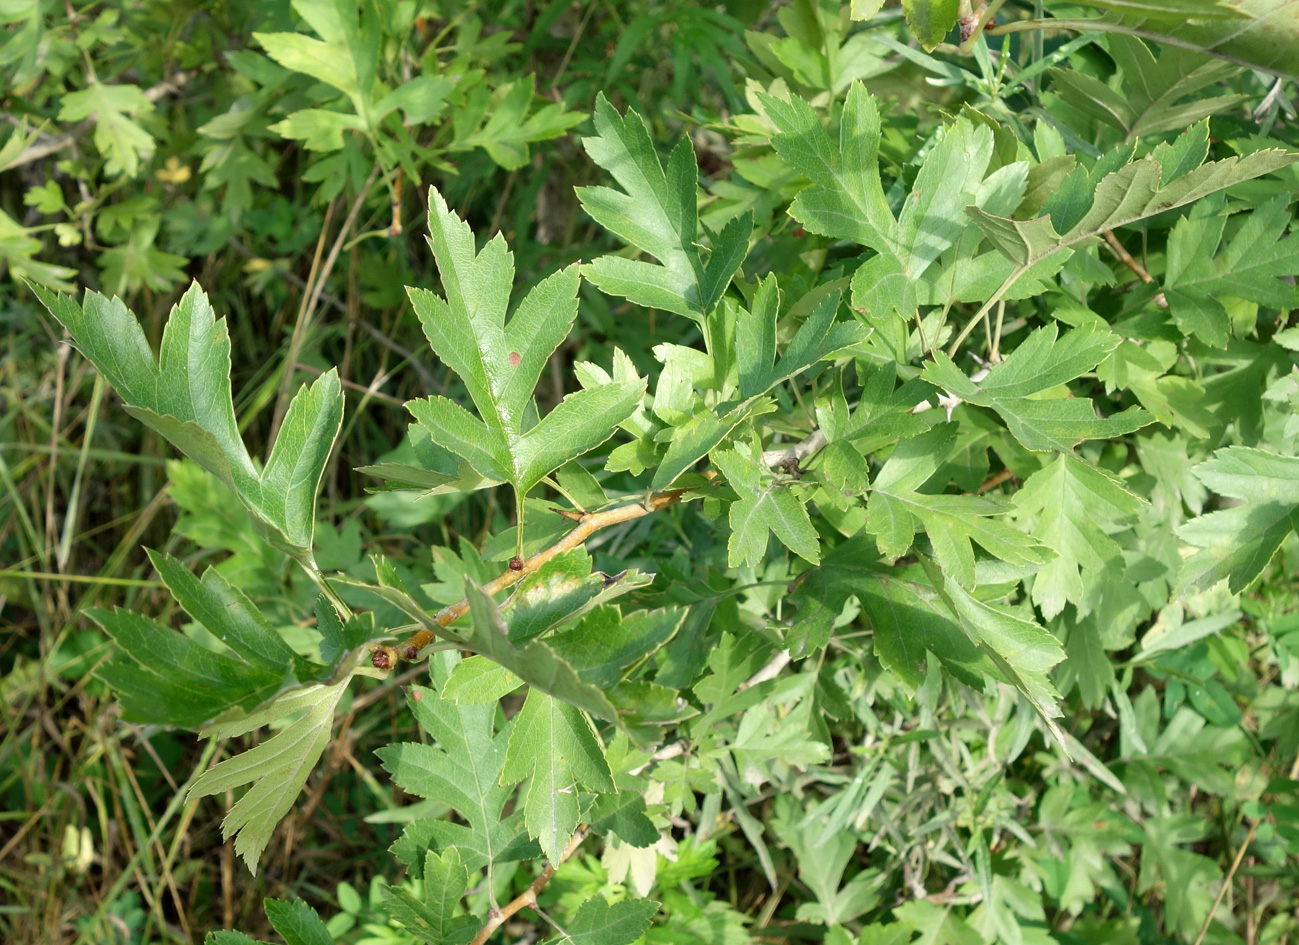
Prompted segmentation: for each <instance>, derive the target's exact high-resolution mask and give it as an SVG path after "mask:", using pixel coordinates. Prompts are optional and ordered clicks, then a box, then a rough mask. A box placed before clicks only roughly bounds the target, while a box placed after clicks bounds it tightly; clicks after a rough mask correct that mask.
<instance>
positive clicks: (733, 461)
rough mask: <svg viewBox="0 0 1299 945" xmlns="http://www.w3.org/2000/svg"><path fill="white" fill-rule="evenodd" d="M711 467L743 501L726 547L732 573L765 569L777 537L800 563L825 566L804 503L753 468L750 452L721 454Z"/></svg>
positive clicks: (734, 516)
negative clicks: (771, 542)
mask: <svg viewBox="0 0 1299 945" xmlns="http://www.w3.org/2000/svg"><path fill="white" fill-rule="evenodd" d="M713 462H714V463H715V464H716V465H717V468H718V469H720V470H721V471H722V474H723V475H724V476H725V477H726V481H727V483H729V484H730V486H731V488H732V489H734V490H735V491H736V493H737V494H738V495H739V498H738V499H737V500H736V501H735V502H733V503H731V511H730V522H731V538H730V541H729V542H728V544H727V549H728V561H729V564H730V566H731V567H733V568H734V567H738V566H739V565H742V564H746V563H747V564H751V565H757V564H759V563H761V561H762V559H763V558H764V557H765V555H766V551H767V535H768V534H769V533H774V534H775V536H776V537H777V538H779V539H780V541H781V543H782V544H783V545H784V546H785V547H786V548H788V549H789V550H790V551H792V552H794V553H795V554H797V555H798V556H799V557H801V558H804V559H805V560H807V561H810V562H811V563H812V564H816V563H817V562H818V561H820V560H821V548H820V539H819V538H818V537H817V534H816V529H815V528H813V527H812V520H811V519H810V518H809V517H808V514H807V509H806V508H805V507H804V505H803V501H802V500H801V499H799V498H798V497H797V496H795V495H794V493H793V492H791V491H790V490H789V488H788V487H787V486H785V485H783V484H781V483H778V482H777V481H776V479H775V477H774V476H772V475H771V473H770V472H769V471H768V470H766V469H764V468H763V467H762V466H760V465H759V464H758V463H756V462H754V461H753V459H752V458H751V457H750V456H749V454H748V451H747V450H746V449H745V448H744V447H742V446H737V448H736V449H730V450H723V451H721V452H719V453H715V454H714V455H713Z"/></svg>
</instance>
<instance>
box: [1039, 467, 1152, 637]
mask: <svg viewBox="0 0 1299 945" xmlns="http://www.w3.org/2000/svg"><path fill="white" fill-rule="evenodd" d="M1014 502H1015V508H1016V509H1017V510H1018V512H1019V513H1020V515H1022V516H1024V517H1027V518H1029V519H1032V520H1033V521H1034V524H1033V528H1032V534H1033V536H1034V537H1036V538H1038V539H1040V540H1041V541H1042V542H1043V543H1044V544H1045V545H1046V546H1047V547H1049V548H1050V549H1051V550H1053V551H1054V552H1055V553H1056V555H1057V556H1058V557H1056V559H1055V560H1054V561H1048V562H1047V563H1046V564H1044V565H1043V566H1042V568H1041V570H1039V571H1038V572H1037V574H1036V576H1034V578H1033V603H1035V604H1037V605H1038V606H1039V607H1041V608H1042V613H1043V614H1045V615H1046V617H1047V618H1048V619H1050V618H1052V617H1055V616H1056V615H1057V614H1058V613H1060V611H1062V610H1064V605H1065V604H1066V603H1071V604H1073V605H1074V607H1075V608H1076V609H1077V613H1078V615H1079V616H1080V617H1082V616H1086V615H1087V613H1089V612H1090V611H1091V609H1092V607H1093V606H1094V604H1095V598H1096V593H1095V592H1094V591H1093V592H1092V593H1091V594H1089V593H1088V590H1087V589H1088V587H1089V586H1098V585H1099V584H1101V583H1103V582H1105V581H1106V580H1118V579H1120V578H1121V575H1122V571H1123V568H1124V565H1123V557H1122V549H1121V548H1120V546H1119V544H1118V542H1116V541H1115V540H1114V539H1113V538H1112V537H1110V536H1111V535H1112V534H1114V533H1115V532H1116V531H1117V530H1119V529H1118V526H1121V525H1123V524H1125V523H1127V522H1128V521H1129V520H1131V519H1132V518H1133V517H1134V516H1135V515H1136V514H1137V513H1138V512H1139V511H1141V508H1142V506H1144V505H1145V504H1146V503H1145V502H1144V501H1143V500H1142V499H1140V498H1138V497H1137V496H1135V495H1133V494H1132V493H1131V492H1129V491H1128V490H1127V489H1125V488H1123V486H1122V485H1121V484H1120V483H1119V482H1118V481H1117V480H1116V479H1114V478H1113V477H1112V476H1110V475H1108V474H1107V473H1105V472H1103V471H1101V470H1100V469H1097V468H1096V467H1095V466H1090V465H1088V464H1087V463H1084V462H1083V461H1082V460H1080V459H1078V458H1077V457H1075V456H1065V455H1061V456H1057V457H1056V459H1055V460H1054V462H1052V463H1051V464H1050V465H1048V466H1046V467H1044V468H1043V469H1041V470H1039V471H1038V472H1036V473H1034V474H1033V475H1032V476H1030V477H1029V478H1028V479H1027V480H1025V482H1024V485H1023V486H1022V487H1021V488H1020V490H1019V492H1017V493H1016V494H1015V499H1014ZM1107 574H1108V575H1109V577H1108V578H1107V577H1106V575H1107Z"/></svg>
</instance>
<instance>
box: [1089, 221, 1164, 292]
mask: <svg viewBox="0 0 1299 945" xmlns="http://www.w3.org/2000/svg"><path fill="white" fill-rule="evenodd" d="M1101 235H1102V236H1104V237H1105V242H1106V243H1108V244H1109V247H1110V249H1111V250H1113V251H1114V255H1115V256H1117V257H1118V260H1119V262H1121V263H1123V265H1125V266H1127V267H1128V268H1129V269H1131V270H1132V271H1133V272H1135V273H1136V274H1137V278H1138V279H1140V280H1141V281H1142V282H1146V283H1152V282H1154V281H1155V277H1154V276H1152V275H1151V274H1150V270H1148V269H1147V268H1146V267H1145V266H1143V265H1141V263H1139V262H1138V261H1137V260H1136V259H1134V258H1132V254H1131V253H1129V252H1128V251H1127V250H1126V249H1124V248H1123V244H1122V243H1120V242H1119V238H1118V237H1117V236H1115V235H1114V231H1113V230H1105V231H1104V232H1103V233H1102V234H1101ZM1155 304H1156V305H1158V306H1159V307H1160V308H1168V299H1166V298H1165V297H1164V293H1162V292H1160V293H1159V294H1158V295H1156V296H1155Z"/></svg>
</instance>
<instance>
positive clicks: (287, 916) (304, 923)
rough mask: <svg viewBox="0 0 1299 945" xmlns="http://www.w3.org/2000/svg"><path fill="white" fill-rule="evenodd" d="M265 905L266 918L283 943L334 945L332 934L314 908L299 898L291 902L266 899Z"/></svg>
mask: <svg viewBox="0 0 1299 945" xmlns="http://www.w3.org/2000/svg"><path fill="white" fill-rule="evenodd" d="M265 907H266V918H268V919H270V920H271V927H272V928H273V929H275V931H276V932H278V933H280V937H281V938H282V939H284V943H285V945H334V936H332V935H330V934H329V929H327V928H326V927H325V923H324V922H322V921H321V920H320V916H319V915H317V914H316V910H315V909H313V908H311V906H309V905H307V904H306V903H305V902H303V901H302V900H301V899H295V900H294V901H293V902H285V901H284V900H283V899H267V900H266V902H265Z"/></svg>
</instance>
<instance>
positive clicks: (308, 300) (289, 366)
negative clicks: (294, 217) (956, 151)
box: [271, 164, 379, 439]
mask: <svg viewBox="0 0 1299 945" xmlns="http://www.w3.org/2000/svg"><path fill="white" fill-rule="evenodd" d="M378 176H379V165H377V164H376V165H375V166H374V169H373V170H372V171H370V176H369V177H368V178H366V181H365V184H363V185H362V187H361V192H360V193H359V194H357V195H356V200H354V201H353V202H352V209H351V210H350V211H348V214H347V219H346V220H344V221H343V227H342V229H340V230H339V231H338V237H337V238H336V239H335V240H334V245H333V246H331V247H330V248H329V255H328V256H327V257H325V263H324V265H323V266H321V267H320V269H319V271H317V272H315V273H314V276H315V278H314V279H312V278H309V279H308V280H307V281H308V282H309V283H311V284H312V286H313V288H312V291H311V292H310V294H308V295H305V296H304V297H303V300H302V307H301V308H299V309H298V320H297V322H296V323H295V324H294V326H293V335H292V336H291V337H290V338H289V356H288V358H287V360H286V361H285V364H284V374H283V376H282V377H281V378H280V391H279V396H278V397H277V399H276V402H275V416H274V418H273V419H272V421H271V439H274V438H275V435H276V434H277V433H278V432H279V429H280V423H281V422H282V421H283V420H284V414H285V413H286V412H287V411H288V407H289V392H290V390H292V388H293V374H294V371H296V370H297V367H298V352H300V351H301V350H302V342H303V340H304V339H305V338H306V335H307V328H308V327H309V326H310V324H311V318H312V316H313V315H315V314H316V306H317V305H319V303H320V293H321V291H323V289H324V288H325V280H326V279H328V278H329V274H330V272H332V271H333V269H334V263H335V262H337V261H338V254H339V253H340V252H341V251H342V249H343V243H344V242H346V240H347V234H348V233H349V232H350V231H351V229H352V224H353V223H355V222H356V216H357V214H358V213H360V212H361V205H362V204H363V203H365V198H366V197H368V196H370V188H371V187H373V186H374V181H375V179H376V178H377V177H378ZM325 223H326V225H328V223H329V220H328V218H326V220H325ZM321 236H322V237H323V236H324V230H323V229H322V231H321ZM321 245H323V244H321Z"/></svg>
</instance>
